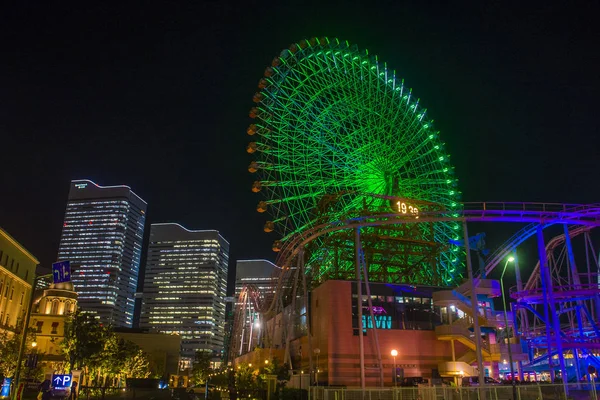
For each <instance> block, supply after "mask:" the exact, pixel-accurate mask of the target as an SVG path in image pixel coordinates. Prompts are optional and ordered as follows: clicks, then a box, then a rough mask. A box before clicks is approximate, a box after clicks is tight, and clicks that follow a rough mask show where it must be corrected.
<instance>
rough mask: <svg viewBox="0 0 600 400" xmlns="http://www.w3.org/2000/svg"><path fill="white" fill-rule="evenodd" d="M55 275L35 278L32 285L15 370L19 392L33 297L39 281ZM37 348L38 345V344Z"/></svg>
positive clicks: (16, 386) (16, 385)
mask: <svg viewBox="0 0 600 400" xmlns="http://www.w3.org/2000/svg"><path fill="white" fill-rule="evenodd" d="M53 276H54V275H52V274H47V275H40V276H36V277H35V278H33V285H31V296H29V304H27V311H26V313H25V321H24V322H23V330H22V332H21V333H22V334H23V336H21V344H20V345H19V353H18V355H17V368H16V370H15V375H14V376H15V386H14V387H15V388H16V390H19V383H20V382H19V380H20V379H19V376H20V375H21V363H22V362H23V354H24V353H25V344H26V342H27V329H28V328H29V321H30V319H31V311H32V310H33V296H34V294H35V289H36V287H37V284H38V281H39V280H40V279H44V278H52V277H53ZM36 346H37V343H36Z"/></svg>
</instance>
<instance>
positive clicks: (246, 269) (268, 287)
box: [235, 260, 279, 302]
mask: <svg viewBox="0 0 600 400" xmlns="http://www.w3.org/2000/svg"><path fill="white" fill-rule="evenodd" d="M277 269H279V267H277V266H276V265H275V264H273V263H272V262H271V261H268V260H238V261H237V262H236V265H235V301H236V302H237V301H238V298H239V297H240V292H241V291H242V288H243V287H244V285H254V286H255V287H256V288H257V289H258V290H259V292H260V294H261V295H262V296H264V295H267V294H269V293H273V292H274V291H275V289H276V287H277V278H276V277H275V276H274V275H273V273H274V272H275V271H276V270H277Z"/></svg>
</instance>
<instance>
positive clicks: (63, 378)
mask: <svg viewBox="0 0 600 400" xmlns="http://www.w3.org/2000/svg"><path fill="white" fill-rule="evenodd" d="M72 383H73V377H72V376H71V374H68V375H52V387H54V388H69V387H71V384H72Z"/></svg>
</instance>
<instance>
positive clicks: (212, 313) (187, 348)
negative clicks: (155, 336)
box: [140, 223, 229, 363]
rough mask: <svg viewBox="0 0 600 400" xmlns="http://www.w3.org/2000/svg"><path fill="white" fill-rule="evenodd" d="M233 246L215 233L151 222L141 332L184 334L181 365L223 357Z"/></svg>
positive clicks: (182, 335)
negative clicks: (199, 355) (201, 354)
mask: <svg viewBox="0 0 600 400" xmlns="http://www.w3.org/2000/svg"><path fill="white" fill-rule="evenodd" d="M228 260H229V243H228V242H227V241H226V240H225V239H224V238H223V236H221V235H220V234H219V232H217V231H214V230H198V231H192V230H188V229H186V228H184V227H183V226H181V225H179V224H174V223H165V224H152V226H151V228H150V243H149V246H148V259H147V262H146V276H145V279H144V290H143V295H142V311H141V317H140V328H143V329H151V330H154V331H158V332H161V333H167V334H178V335H180V336H181V358H182V362H183V363H186V362H188V363H189V362H190V361H191V360H192V359H193V357H194V355H195V353H196V351H206V352H210V353H212V355H213V356H214V357H215V358H220V357H221V356H222V352H223V342H224V336H225V329H224V323H225V296H226V290H227V269H228Z"/></svg>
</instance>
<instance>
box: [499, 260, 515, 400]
mask: <svg viewBox="0 0 600 400" xmlns="http://www.w3.org/2000/svg"><path fill="white" fill-rule="evenodd" d="M514 260H515V258H514V257H513V256H510V257H508V258H507V259H506V262H505V263H504V269H503V270H502V275H500V290H502V305H503V306H504V329H505V336H506V345H507V347H508V362H509V363H510V381H511V384H512V394H513V400H516V398H517V386H516V382H515V371H514V367H513V357H512V349H511V348H510V338H509V337H508V334H509V330H508V316H507V313H506V296H504V273H505V272H506V267H507V266H508V263H509V262H513V261H514ZM513 332H514V329H513Z"/></svg>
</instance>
